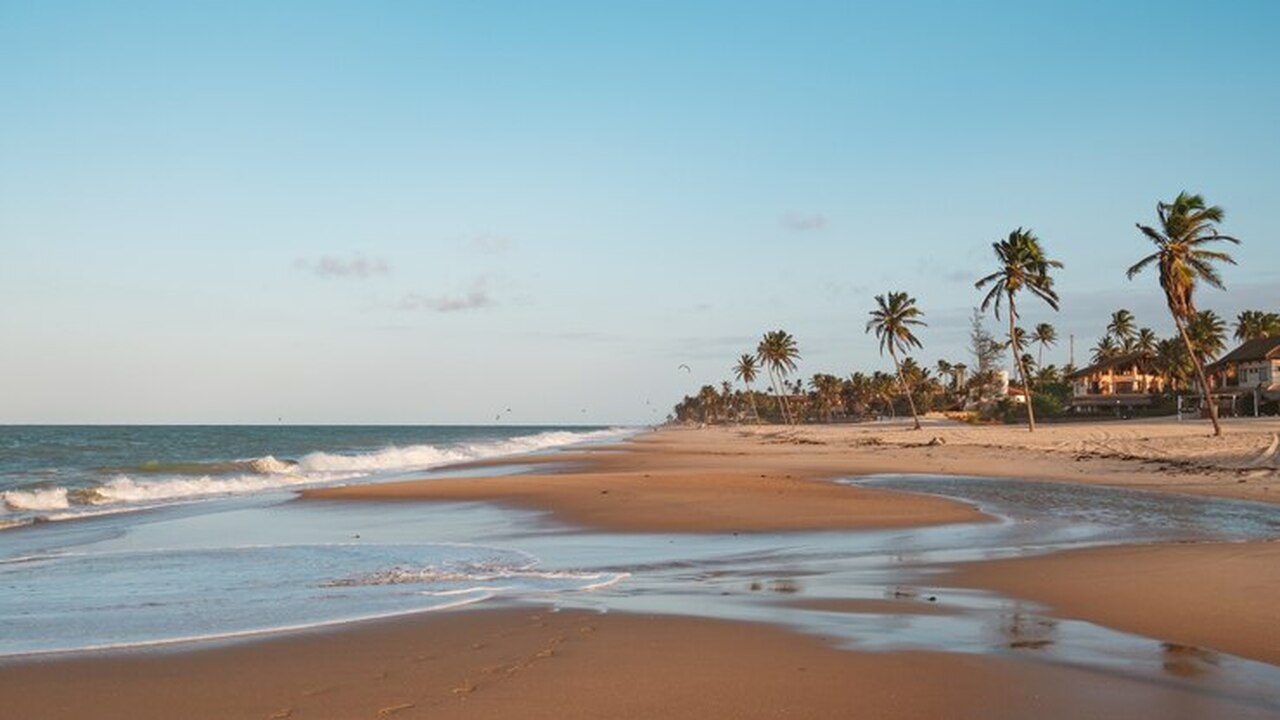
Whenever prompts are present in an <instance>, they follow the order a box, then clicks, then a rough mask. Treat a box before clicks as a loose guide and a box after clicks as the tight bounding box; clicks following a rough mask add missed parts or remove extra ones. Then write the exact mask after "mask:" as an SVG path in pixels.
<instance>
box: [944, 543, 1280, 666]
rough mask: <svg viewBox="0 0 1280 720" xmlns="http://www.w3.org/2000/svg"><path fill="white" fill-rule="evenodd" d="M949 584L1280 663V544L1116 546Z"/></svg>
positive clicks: (1006, 565)
mask: <svg viewBox="0 0 1280 720" xmlns="http://www.w3.org/2000/svg"><path fill="white" fill-rule="evenodd" d="M940 582H942V583H944V584H949V585H955V586H957V587H971V588H981V589H988V590H995V591H997V592H1000V593H1002V594H1004V595H1008V596H1011V597H1018V598H1024V599H1027V600H1032V601H1034V602H1038V603H1041V604H1044V605H1047V606H1049V607H1050V608H1052V609H1053V614H1054V615H1057V616H1059V617H1066V618H1077V619H1082V620H1088V621H1090V622H1093V623H1097V624H1100V625H1106V626H1108V627H1112V628H1115V629H1118V630H1124V631H1126V632H1131V633H1135V634H1138V635H1145V636H1147V637H1153V638H1159V639H1161V640H1164V641H1166V642H1169V643H1174V644H1177V645H1184V646H1195V647H1200V648H1211V649H1213V650H1219V651H1223V652H1228V653H1231V654H1233V655H1239V656H1240V657H1245V658H1250V659H1253V660H1260V661H1262V662H1266V663H1270V664H1273V665H1280V542H1254V543H1202V544H1200V543H1198V544H1173V545H1168V544H1165V545H1141V546H1134V547H1107V548H1096V549H1088V550H1078V551H1071V552H1062V553H1055V554H1052V555H1045V556H1039V557H1027V558H1015V559H1011V560H999V561H993V562H982V563H972V564H968V565H964V566H961V567H960V569H958V570H957V571H956V572H955V573H954V574H953V575H951V576H950V577H948V578H945V579H943V580H941V581H940Z"/></svg>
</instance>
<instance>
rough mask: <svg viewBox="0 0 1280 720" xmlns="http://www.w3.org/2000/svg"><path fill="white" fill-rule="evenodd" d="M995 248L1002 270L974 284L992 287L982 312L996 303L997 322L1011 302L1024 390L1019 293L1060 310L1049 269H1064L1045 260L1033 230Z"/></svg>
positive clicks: (1031, 419)
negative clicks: (1003, 306)
mask: <svg viewBox="0 0 1280 720" xmlns="http://www.w3.org/2000/svg"><path fill="white" fill-rule="evenodd" d="M991 247H992V249H994V250H995V252H996V258H997V259H998V260H999V261H1000V263H999V265H1000V267H999V269H997V270H996V271H995V272H993V273H991V274H990V275H988V276H986V277H984V278H982V279H981V280H978V282H976V283H974V287H975V288H978V289H981V288H982V287H983V286H984V285H987V284H990V285H991V290H990V291H988V292H987V295H986V297H984V298H983V299H982V309H983V310H984V311H985V310H986V309H987V308H988V307H991V306H992V305H993V304H994V305H995V308H994V309H995V314H996V318H997V319H999V317H1000V303H1001V301H1002V300H1008V302H1009V343H1010V347H1011V348H1012V350H1013V353H1012V354H1013V359H1014V362H1015V363H1017V365H1018V372H1019V374H1020V375H1021V376H1022V387H1023V388H1024V389H1025V388H1029V387H1030V385H1028V384H1027V368H1026V366H1025V365H1023V363H1022V348H1021V345H1019V344H1018V338H1017V334H1016V333H1015V328H1016V327H1017V325H1016V323H1017V320H1018V309H1017V306H1016V305H1015V304H1014V301H1015V298H1016V297H1017V294H1018V293H1019V292H1020V291H1022V290H1024V289H1026V290H1030V291H1031V293H1032V294H1033V295H1035V296H1036V297H1038V298H1040V299H1041V300H1044V301H1045V302H1046V303H1048V305H1049V307H1051V308H1053V309H1054V310H1057V309H1058V294H1057V293H1056V292H1054V290H1053V278H1051V277H1049V270H1050V269H1051V268H1060V267H1062V263H1060V262H1058V261H1057V260H1050V259H1048V258H1047V257H1045V254H1044V249H1043V248H1041V247H1040V240H1039V239H1038V238H1036V236H1035V235H1034V234H1033V233H1032V232H1031V231H1030V230H1023V229H1022V228H1018V229H1017V230H1014V231H1013V232H1011V233H1009V237H1007V238H1005V239H1004V240H1001V241H1000V242H995V243H992V244H991ZM1035 429H1036V414H1035V411H1034V410H1033V409H1032V403H1031V397H1030V395H1028V396H1027V430H1028V431H1029V432H1035Z"/></svg>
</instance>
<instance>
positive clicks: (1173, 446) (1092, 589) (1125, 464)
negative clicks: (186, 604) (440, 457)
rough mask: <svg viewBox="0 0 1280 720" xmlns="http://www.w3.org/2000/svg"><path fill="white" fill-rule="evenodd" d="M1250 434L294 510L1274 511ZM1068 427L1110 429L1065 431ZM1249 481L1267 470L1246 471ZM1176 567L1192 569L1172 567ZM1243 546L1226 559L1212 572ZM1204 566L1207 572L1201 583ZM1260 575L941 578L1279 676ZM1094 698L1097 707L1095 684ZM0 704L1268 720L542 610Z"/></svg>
mask: <svg viewBox="0 0 1280 720" xmlns="http://www.w3.org/2000/svg"><path fill="white" fill-rule="evenodd" d="M1272 424H1274V423H1270V422H1269V421H1265V422H1264V423H1259V425H1258V427H1259V428H1260V429H1258V430H1257V432H1255V433H1253V434H1251V435H1249V436H1246V437H1241V438H1239V439H1237V440H1236V441H1231V442H1230V443H1229V445H1228V447H1226V448H1225V451H1223V452H1218V453H1217V454H1215V455H1211V456H1208V457H1206V455H1205V453H1204V452H1203V451H1202V450H1201V449H1200V445H1199V444H1198V441H1197V440H1196V432H1195V430H1196V429H1195V428H1186V427H1178V428H1175V429H1173V430H1170V429H1169V428H1165V427H1162V426H1158V423H1151V424H1148V425H1146V426H1144V425H1140V424H1132V425H1128V426H1127V427H1126V428H1124V429H1125V430H1126V431H1127V432H1130V433H1132V437H1128V436H1121V437H1117V435H1118V434H1117V432H1116V429H1117V428H1112V427H1110V426H1109V425H1108V426H1107V427H1097V426H1090V427H1078V428H1070V429H1069V430H1068V431H1066V432H1065V433H1044V434H1041V432H1037V434H1036V437H1035V438H1030V439H1028V438H1024V437H1023V434H1015V433H1019V430H1018V429H1015V428H995V429H988V428H968V427H964V426H961V427H929V428H926V430H925V431H924V432H922V433H910V432H906V431H904V430H902V429H901V428H899V427H892V426H891V427H887V428H886V427H884V426H880V427H877V428H845V427H818V428H811V427H802V428H776V427H772V428H771V427H760V428H754V427H753V428H730V429H725V428H714V429H706V430H666V431H660V432H656V433H648V434H644V435H641V436H638V437H636V438H633V439H631V440H629V441H628V442H626V443H622V444H619V445H609V446H599V447H594V448H587V449H583V450H578V451H573V452H569V453H562V454H558V455H547V456H542V457H540V458H537V459H535V460H534V461H533V462H529V458H527V457H526V458H509V459H504V460H502V461H496V462H486V463H474V464H472V466H473V467H476V468H478V467H482V466H486V465H509V464H521V465H530V466H533V468H534V472H533V473H531V474H525V475H495V476H492V477H481V478H465V479H441V480H429V481H418V482H415V481H411V482H407V483H393V484H385V485H376V486H374V485H365V486H352V487H350V488H335V489H325V490H316V491H307V492H305V493H302V496H303V497H304V498H310V499H325V500H328V501H334V502H351V501H355V500H375V501H389V500H394V501H396V502H401V503H403V502H418V501H424V500H444V499H449V500H460V499H468V500H483V501H490V502H492V501H499V502H511V503H515V504H518V505H521V506H522V507H533V508H537V509H539V510H543V511H545V512H548V513H551V514H552V515H553V516H554V517H557V518H559V519H562V520H566V521H570V522H573V523H576V524H585V525H589V526H595V527H601V528H605V529H609V530H621V531H632V532H729V531H734V532H736V531H743V532H750V531H753V530H761V531H766V530H767V531H779V530H787V529H793V530H801V529H804V530H812V529H855V528H885V527H923V526H929V525H939V524H949V523H956V522H980V521H983V520H986V519H987V518H986V517H985V516H983V515H982V514H981V513H979V512H977V511H976V510H975V509H974V508H973V507H972V506H970V505H967V504H965V503H958V502H952V501H946V500H941V499H938V498H932V497H927V496H918V495H912V494H906V493H896V492H890V491H879V490H873V489H870V488H861V487H850V486H846V485H838V484H835V483H832V482H828V481H827V480H828V479H829V478H833V477H842V476H853V475H861V474H870V473H931V472H946V471H947V470H943V469H942V468H949V469H950V470H951V471H952V472H955V473H956V474H965V475H990V476H1010V475H1012V476H1018V477H1027V478H1029V479H1030V478H1034V479H1050V480H1065V479H1076V480H1077V481H1080V482H1090V483H1102V484H1109V485H1117V486H1121V487H1131V488H1141V489H1147V490H1155V491H1162V492H1178V493H1192V494H1209V495H1217V496H1222V497H1232V498H1242V497H1243V498H1246V499H1254V500H1258V499H1262V500H1269V501H1274V500H1272V497H1271V496H1270V495H1268V493H1270V492H1272V491H1271V490H1270V488H1272V487H1275V483H1276V473H1275V472H1273V471H1271V470H1270V469H1269V468H1262V467H1261V465H1258V464H1253V465H1248V466H1247V468H1246V469H1243V471H1244V472H1248V473H1253V474H1251V475H1249V476H1248V477H1246V482H1244V483H1239V482H1237V480H1238V479H1239V478H1240V477H1241V472H1242V468H1238V467H1233V466H1231V465H1230V463H1231V462H1236V463H1239V464H1242V465H1243V464H1244V463H1248V462H1253V460H1250V458H1251V457H1253V459H1254V460H1256V458H1257V457H1260V456H1261V455H1259V454H1258V451H1257V446H1258V444H1259V443H1264V446H1263V449H1262V450H1263V452H1264V453H1265V441H1266V437H1265V433H1267V432H1271V431H1272V430H1271V427H1272ZM1022 432H1023V433H1025V431H1022ZM1089 433H1107V434H1108V437H1107V438H1105V439H1099V440H1089V438H1088V437H1084V438H1083V439H1081V440H1077V441H1072V440H1071V439H1070V438H1069V437H1068V438H1065V439H1064V437H1063V436H1064V435H1067V436H1073V435H1077V436H1078V435H1084V436H1087V435H1088V434H1089ZM1255 435H1256V437H1255ZM935 438H940V441H936V442H935V440H934V439H935ZM1152 438H1157V439H1156V440H1153V439H1152ZM1072 442H1104V443H1109V444H1110V445H1111V446H1113V448H1114V452H1112V453H1111V454H1103V453H1101V452H1100V451H1099V452H1090V453H1088V454H1087V456H1086V457H1084V458H1082V459H1077V460H1072V461H1071V462H1070V463H1068V462H1066V461H1065V459H1066V458H1069V457H1073V456H1075V455H1078V454H1081V452H1082V448H1081V446H1079V445H1073V444H1072ZM1064 443H1065V444H1064ZM1138 444H1141V445H1144V446H1146V447H1147V448H1148V452H1150V453H1151V454H1152V457H1154V458H1157V459H1158V462H1159V463H1162V465H1159V466H1156V465H1154V464H1153V463H1152V457H1147V458H1143V457H1137V456H1134V455H1133V453H1132V451H1131V450H1132V448H1131V446H1134V445H1138ZM1042 446H1044V447H1042ZM1219 449H1220V450H1222V448H1219ZM1179 453H1181V454H1179ZM1019 454H1021V455H1024V456H1025V457H1018V458H1017V459H1018V461H1017V462H1016V463H1015V462H1014V461H1013V460H1012V459H1011V457H1013V456H1017V455H1019ZM1126 455H1128V456H1127V457H1126ZM1228 456H1230V458H1235V460H1231V459H1224V458H1228ZM1178 463H1192V464H1194V470H1193V471H1188V472H1186V473H1179V474H1170V473H1166V472H1164V471H1163V469H1162V468H1166V467H1177V466H1178ZM743 467H749V468H750V469H751V472H743V471H742V468H743ZM1182 467H1184V469H1185V468H1187V467H1188V466H1186V465H1183V466H1182ZM1259 469H1262V470H1266V471H1267V472H1270V475H1269V476H1268V477H1263V476H1262V475H1261V474H1260V473H1257V472H1254V471H1256V470H1259ZM542 470H551V471H552V472H549V473H548V472H541V471H542ZM762 475H763V476H764V477H761V476H762ZM1082 476H1087V477H1082ZM708 478H710V480H708ZM605 491H607V492H605ZM1277 492H1278V493H1280V491H1277ZM303 501H304V502H307V501H309V500H303ZM1188 553H1190V554H1194V555H1196V556H1197V558H1199V560H1198V561H1197V562H1187V561H1186V560H1187V557H1188ZM1241 553H1243V554H1245V555H1247V557H1248V560H1247V561H1245V562H1223V561H1224V560H1229V559H1230V558H1232V557H1236V556H1238V555H1240V554H1241ZM1201 563H1203V565H1202V564H1201ZM1205 566H1211V567H1213V568H1215V573H1216V574H1213V575H1212V576H1208V575H1206V574H1205V572H1204V570H1203V568H1204V567H1205ZM1276 567H1280V543H1275V542H1249V543H1222V544H1213V545H1199V544H1197V545H1152V546H1141V547H1137V548H1133V547H1118V548H1101V549H1097V550H1085V551H1079V552H1077V553H1060V554H1056V555H1045V556H1036V557H1027V558H1018V559H1014V560H998V561H988V562H982V563H974V564H971V565H968V566H961V567H960V568H959V569H958V571H957V572H956V574H954V575H952V576H949V577H948V579H946V580H944V581H943V582H944V583H954V584H955V585H956V586H957V587H977V588H983V589H988V590H996V591H999V592H1002V593H1004V594H1006V595H1008V596H1010V597H1016V598H1024V599H1026V600H1030V601H1033V602H1039V603H1044V604H1047V605H1051V606H1052V607H1053V608H1054V609H1055V610H1054V612H1055V614H1058V615H1060V616H1063V617H1075V618H1080V619H1085V620H1089V621H1091V622H1095V623H1099V624H1103V625H1108V626H1112V627H1116V628H1119V629H1122V630H1129V631H1133V632H1138V633H1141V634H1143V635H1146V636H1148V637H1152V638H1160V639H1163V640H1166V641H1168V642H1179V643H1188V644H1193V645H1196V646H1200V647H1204V648H1212V649H1216V650H1222V651H1225V652H1231V653H1235V654H1238V655H1240V656H1242V657H1248V658H1253V659H1256V660H1259V661H1262V662H1266V663H1271V664H1277V663H1278V662H1280V656H1278V655H1277V653H1276V648H1275V646H1274V642H1273V641H1272V640H1271V636H1272V634H1273V633H1269V632H1266V630H1268V629H1269V628H1273V627H1274V620H1275V615H1274V612H1275V611H1274V610H1271V611H1270V612H1268V608H1276V607H1280V591H1278V589H1280V579H1277V578H1276V571H1274V570H1272V568H1276ZM1259 572H1262V573H1263V574H1261V575H1260V574H1259ZM1268 573H1269V574H1268ZM1187 587H1191V588H1196V589H1197V590H1196V591H1195V592H1187V591H1186V588H1187ZM886 607H887V605H886ZM833 609H835V610H842V609H843V610H847V611H849V612H860V611H862V610H863V609H865V607H863V606H859V604H858V603H850V604H849V605H848V606H847V607H844V608H840V607H837V606H833ZM879 609H884V608H879ZM1100 686H1101V687H1103V688H1104V689H1105V692H1097V691H1096V688H1098V687H1100ZM0 692H5V694H6V696H7V697H20V698H22V699H21V700H19V701H17V702H18V704H16V705H14V704H10V703H6V705H7V706H8V707H13V708H18V712H19V714H24V715H26V716H41V717H51V718H55V717H86V716H94V717H101V718H106V719H107V720H110V719H111V718H116V717H119V718H124V717H136V716H138V713H139V711H140V709H145V712H147V713H149V714H153V715H155V714H161V715H164V714H172V715H175V716H178V715H181V716H184V717H191V718H196V719H197V720H198V719H199V718H203V717H208V718H215V717H217V718H222V717H267V718H276V719H283V718H293V717H335V718H337V717H344V718H345V717H428V716H429V717H433V718H434V717H446V718H447V717H507V716H511V715H521V716H525V717H531V718H539V717H600V716H613V717H628V716H633V717H654V716H664V717H674V718H684V717H689V718H692V717H707V716H711V715H721V716H729V715H732V716H736V717H768V716H773V715H776V714H777V712H780V711H782V710H786V711H788V712H791V713H792V714H794V715H796V716H801V717H827V716H835V715H839V716H848V717H886V716H888V717H903V718H914V717H939V716H947V717H1010V718H1012V717H1028V716H1036V717H1078V716H1081V715H1111V716H1120V715H1123V716H1127V717H1152V718H1155V717H1164V716H1165V715H1166V713H1164V712H1163V711H1162V710H1161V708H1165V707H1167V706H1168V703H1177V704H1178V705H1179V706H1180V707H1187V708H1202V710H1201V711H1200V713H1201V716H1203V717H1212V716H1215V715H1217V716H1221V715H1222V714H1223V712H1224V707H1229V711H1230V712H1231V713H1232V716H1235V717H1251V716H1257V717H1269V716H1274V715H1272V714H1271V713H1273V712H1274V709H1273V708H1256V707H1246V706H1238V705H1229V706H1224V705H1223V704H1222V703H1224V702H1227V701H1225V700H1223V699H1222V698H1215V697H1213V696H1212V693H1210V694H1208V695H1206V694H1197V693H1191V692H1188V691H1186V689H1185V688H1177V687H1162V686H1160V685H1159V684H1158V683H1155V684H1153V683H1150V682H1147V681H1141V680H1135V679H1134V678H1131V677H1123V676H1112V675H1106V676H1102V677H1100V676H1099V675H1098V674H1097V673H1096V672H1094V671H1089V670H1083V669H1078V668H1071V667H1065V666H1061V665H1057V664H1045V663H1035V662H1030V663H1029V662H1024V661H1020V660H1018V659H1016V658H1004V657H998V656H991V655H966V654H956V653H941V652H873V653H872V652H854V651H849V650H843V649H836V648H835V647H833V646H832V645H831V644H829V643H828V642H826V639H824V638H821V637H810V636H803V635H799V634H797V633H794V632H792V631H789V630H786V629H783V628H780V627H776V626H772V625H766V624H753V623H745V622H737V621H725V620H709V619H694V618H686V617H677V616H652V615H634V614H626V613H609V614H606V615H598V614H595V613H588V612H583V611H564V612H548V611H545V610H536V609H534V610H531V609H529V607H528V606H527V605H525V606H520V607H518V608H517V609H509V610H492V609H490V610H485V609H469V610H466V611H440V612H432V613H424V614H421V615H416V616H411V617H402V618H398V619H395V620H387V621H372V622H362V623H353V624H350V625H344V626H340V627H335V628H328V629H325V630H318V631H306V632H301V633H285V634H281V635H277V636H272V637H267V638H258V639H253V640H245V641H234V642H224V643H212V644H202V645H196V646H190V647H188V646H180V647H173V648H167V649H163V650H135V651H116V652H107V653H95V654H91V655H83V656H73V657H58V658H43V659H25V660H9V661H5V662H4V663H0ZM54 698H57V699H56V700H54ZM54 704H56V707H55V706H54ZM1192 715H1193V716H1194V715H1195V713H1193V714H1192Z"/></svg>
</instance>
